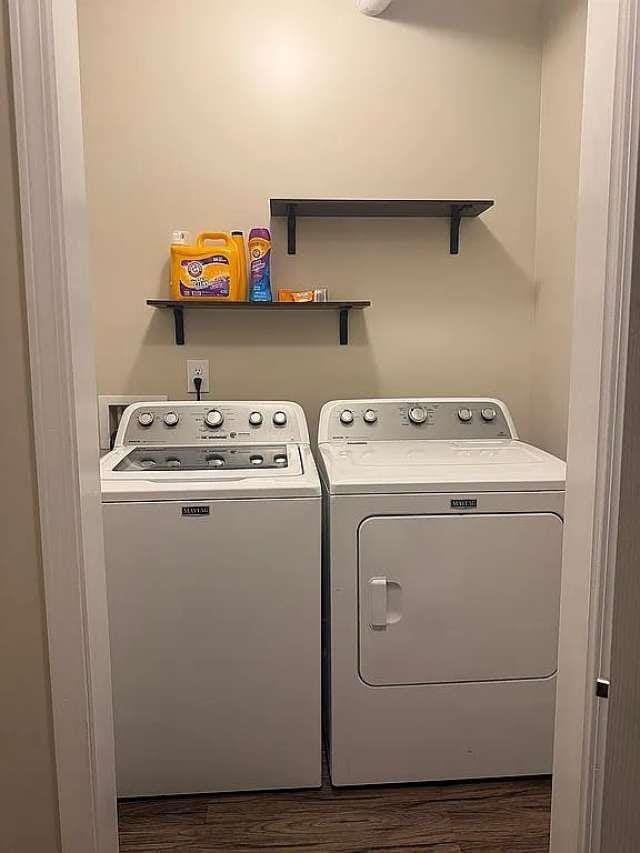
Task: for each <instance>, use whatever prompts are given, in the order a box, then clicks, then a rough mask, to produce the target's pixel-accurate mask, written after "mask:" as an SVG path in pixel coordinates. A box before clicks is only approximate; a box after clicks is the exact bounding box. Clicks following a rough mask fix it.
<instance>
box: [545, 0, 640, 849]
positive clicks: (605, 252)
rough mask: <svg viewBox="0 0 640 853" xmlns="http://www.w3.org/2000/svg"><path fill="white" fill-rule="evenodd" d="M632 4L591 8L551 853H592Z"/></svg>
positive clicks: (610, 551)
mask: <svg viewBox="0 0 640 853" xmlns="http://www.w3.org/2000/svg"><path fill="white" fill-rule="evenodd" d="M638 7H639V4H638V0H620V2H612V0H589V18H588V32H587V52H586V67H585V87H584V108H583V124H582V146H581V164H580V194H579V204H578V234H577V247H576V249H577V251H576V296H575V311H574V317H575V322H574V339H573V353H572V371H571V403H570V414H569V448H568V480H567V504H566V513H565V518H566V528H565V543H564V559H563V579H562V604H561V620H560V623H561V624H560V653H559V676H558V700H557V710H556V742H555V750H554V787H553V801H552V820H551V853H568V851H571V853H573V851H576V853H597V851H598V850H599V849H600V841H599V813H600V803H601V797H602V790H601V781H602V780H601V778H600V777H601V773H600V767H599V760H600V758H601V756H602V754H603V752H602V751H603V737H604V734H605V731H606V707H607V705H606V699H598V698H597V697H596V693H595V689H596V680H597V678H598V677H599V676H604V677H605V678H606V677H607V676H608V642H609V641H608V627H607V620H606V613H607V609H608V599H609V597H610V594H611V589H612V585H613V570H614V563H615V555H616V539H617V517H618V497H619V481H620V455H621V439H622V427H623V419H624V382H625V376H626V354H627V335H628V328H629V293H630V289H631V252H632V246H633V231H634V218H635V188H636V173H637V161H638V123H639V118H640V100H639V99H640V86H639V85H638V80H637V78H636V74H637V56H638Z"/></svg>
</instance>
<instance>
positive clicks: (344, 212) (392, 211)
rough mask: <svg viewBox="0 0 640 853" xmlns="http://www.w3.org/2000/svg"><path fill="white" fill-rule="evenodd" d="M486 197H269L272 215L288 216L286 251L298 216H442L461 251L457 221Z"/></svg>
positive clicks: (453, 247)
mask: <svg viewBox="0 0 640 853" xmlns="http://www.w3.org/2000/svg"><path fill="white" fill-rule="evenodd" d="M493 205H494V202H493V201H489V200H488V199H484V200H479V199H456V200H452V199H446V200H445V199H422V200H420V199H395V200H394V199H337V198H333V199H332V198H324V199H320V198H272V199H271V215H272V216H279V217H286V219H287V251H288V253H289V254H290V255H295V253H296V230H297V219H298V217H299V216H318V217H320V216H323V217H327V216H332V217H341V216H345V217H363V218H367V217H408V218H412V219H415V218H425V219H433V218H440V219H442V218H444V219H448V220H449V223H450V234H449V251H450V252H451V254H452V255H457V254H458V252H459V251H460V225H461V223H462V220H463V219H465V218H468V217H473V216H480V214H481V213H484V212H485V210H489V208H490V207H493Z"/></svg>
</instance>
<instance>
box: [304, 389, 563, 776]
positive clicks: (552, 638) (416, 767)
mask: <svg viewBox="0 0 640 853" xmlns="http://www.w3.org/2000/svg"><path fill="white" fill-rule="evenodd" d="M318 440H319V451H320V463H321V465H320V468H321V476H322V479H323V482H324V488H325V493H326V498H325V499H326V506H325V543H324V549H325V550H324V564H325V565H324V570H325V594H326V596H327V598H326V602H325V630H326V633H327V637H328V641H327V643H326V647H325V654H326V659H325V665H326V667H327V677H326V684H327V686H328V695H327V697H326V698H327V734H328V740H329V746H330V750H329V752H330V765H331V779H332V781H333V784H334V785H361V784H374V783H385V782H414V781H422V780H441V779H467V778H484V777H497V776H517V775H530V774H546V773H550V772H551V762H552V738H553V719H554V700H555V686H556V668H557V643H558V618H559V615H558V614H559V598H560V567H561V543H562V528H563V521H562V518H563V502H564V489H565V465H564V463H563V462H562V461H561V460H560V459H556V458H555V457H553V456H550V455H549V454H548V453H545V452H543V451H542V450H539V449H537V448H535V447H532V446H531V445H528V444H525V443H523V442H520V441H518V436H517V433H516V429H515V426H514V424H513V421H512V419H511V416H510V414H509V411H508V410H507V407H506V406H505V405H504V404H503V403H501V402H500V401H499V400H490V399H482V400H478V399H414V400H406V399H405V400H350V401H344V400H343V401H338V402H332V403H328V404H327V405H325V406H324V408H323V410H322V414H321V417H320V428H319V437H318Z"/></svg>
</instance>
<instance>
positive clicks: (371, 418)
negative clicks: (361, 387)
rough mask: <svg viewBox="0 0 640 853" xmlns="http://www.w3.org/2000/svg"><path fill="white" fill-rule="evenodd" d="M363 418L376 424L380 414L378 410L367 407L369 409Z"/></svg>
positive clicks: (369, 422) (366, 421) (367, 422)
mask: <svg viewBox="0 0 640 853" xmlns="http://www.w3.org/2000/svg"><path fill="white" fill-rule="evenodd" d="M362 420H363V421H364V422H365V423H366V424H375V422H376V421H377V420H378V415H377V413H376V412H374V411H373V409H367V411H366V412H365V413H364V415H363V416H362Z"/></svg>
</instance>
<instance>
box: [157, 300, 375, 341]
mask: <svg viewBox="0 0 640 853" xmlns="http://www.w3.org/2000/svg"><path fill="white" fill-rule="evenodd" d="M147 305H150V306H151V307H152V308H160V309H164V310H169V311H172V312H173V319H174V324H175V336H176V344H177V345H178V346H182V345H183V344H184V312H185V311H193V310H199V311H202V310H205V309H206V310H209V311H264V312H268V311H291V312H293V313H295V312H296V311H298V312H303V313H304V312H307V313H308V312H312V313H313V312H314V311H337V312H338V313H339V340H340V343H341V344H342V345H343V346H345V345H346V344H348V343H349V314H350V312H351V311H360V310H362V309H363V308H368V307H369V306H370V305H371V302H368V301H364V300H355V301H354V300H341V301H337V302H215V301H208V300H207V301H205V300H204V299H203V300H202V301H201V302H198V301H195V300H193V301H190V300H185V301H181V300H173V299H147Z"/></svg>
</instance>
